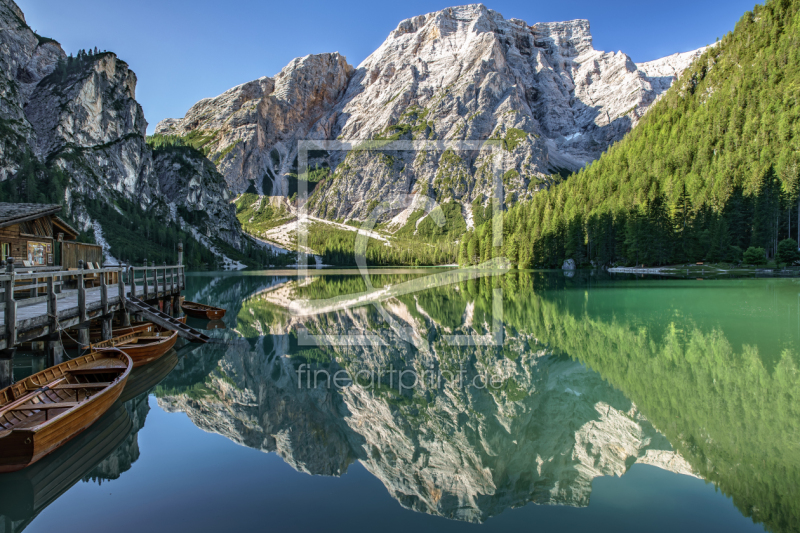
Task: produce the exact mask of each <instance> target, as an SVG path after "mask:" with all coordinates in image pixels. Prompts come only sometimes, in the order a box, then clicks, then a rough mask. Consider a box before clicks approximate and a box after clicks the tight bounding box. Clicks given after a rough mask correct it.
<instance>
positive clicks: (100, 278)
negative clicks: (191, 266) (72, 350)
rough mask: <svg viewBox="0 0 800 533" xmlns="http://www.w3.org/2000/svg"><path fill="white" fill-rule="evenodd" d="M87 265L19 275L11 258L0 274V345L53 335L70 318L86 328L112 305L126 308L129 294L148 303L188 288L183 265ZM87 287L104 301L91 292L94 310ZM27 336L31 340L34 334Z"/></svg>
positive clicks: (21, 272)
mask: <svg viewBox="0 0 800 533" xmlns="http://www.w3.org/2000/svg"><path fill="white" fill-rule="evenodd" d="M181 255H182V254H181ZM181 259H182V258H181V257H180V256H179V262H182V261H181ZM82 263H83V262H82V261H81V262H80V264H79V268H77V269H70V270H63V269H55V270H54V269H52V268H48V269H35V270H34V269H31V270H30V271H27V270H26V271H17V270H16V268H15V266H16V265H15V264H14V259H13V258H9V259H8V261H7V264H6V265H5V269H4V270H5V271H4V272H3V271H2V270H0V312H2V313H3V321H2V325H3V326H4V335H3V336H2V337H0V341H5V342H2V343H0V344H4V345H5V346H0V348H5V347H9V348H10V347H12V346H14V345H15V344H17V343H18V342H21V341H25V340H26V339H25V338H22V339H20V338H19V333H20V332H22V331H27V330H31V329H35V330H40V331H42V332H45V330H46V331H49V332H51V333H52V332H55V331H57V330H58V329H61V327H63V326H64V325H65V324H64V319H67V318H70V319H71V320H69V322H70V323H77V324H81V323H84V322H87V321H88V320H89V319H90V318H95V317H98V316H107V315H109V313H110V312H111V311H112V309H110V306H111V305H112V304H113V306H114V307H115V309H116V308H118V307H119V306H120V305H123V306H124V302H125V299H126V297H127V296H128V294H130V295H131V296H135V297H138V298H140V299H143V300H148V299H154V298H160V297H167V296H170V295H173V294H175V293H179V292H180V291H182V290H183V289H184V288H185V283H186V276H185V270H184V266H183V265H182V264H178V265H167V264H163V265H160V266H155V265H151V266H141V267H134V266H130V265H118V266H111V267H104V268H85V267H84V265H83V264H82ZM21 268H23V269H28V268H29V267H21ZM87 285H90V290H94V289H92V288H93V287H94V288H97V287H99V290H100V298H99V301H97V293H96V292H93V293H92V294H93V295H94V297H93V302H92V304H91V306H89V305H87V299H86V292H87ZM75 295H77V306H75V303H74V300H71V301H70V305H69V308H68V309H67V308H64V309H59V300H63V299H64V298H68V297H73V296H75ZM45 304H46V305H45ZM34 306H39V308H38V309H37V308H35V307H34ZM64 307H66V306H64ZM76 307H77V308H76ZM21 308H22V309H21ZM26 308H27V309H26ZM19 311H22V313H20V312H19ZM20 314H22V315H23V316H20ZM90 314H91V317H90ZM59 322H61V324H59ZM30 333H31V334H32V333H33V332H30ZM24 337H26V338H27V337H30V334H29V335H25V336H24Z"/></svg>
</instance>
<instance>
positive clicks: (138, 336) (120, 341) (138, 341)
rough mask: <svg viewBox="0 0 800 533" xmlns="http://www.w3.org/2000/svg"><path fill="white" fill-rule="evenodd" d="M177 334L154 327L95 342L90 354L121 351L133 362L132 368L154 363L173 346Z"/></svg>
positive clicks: (91, 346)
mask: <svg viewBox="0 0 800 533" xmlns="http://www.w3.org/2000/svg"><path fill="white" fill-rule="evenodd" d="M159 330H160V331H159ZM177 340H178V332H177V331H170V330H167V329H161V328H158V327H154V328H153V329H152V330H151V331H134V332H133V333H128V334H127V335H122V336H120V337H114V338H113V339H109V340H107V341H101V342H96V343H94V344H92V345H90V346H89V348H90V350H91V351H92V352H100V353H114V352H117V353H119V351H120V350H121V351H123V352H125V353H126V354H128V355H129V356H130V357H131V359H132V360H133V367H134V368H136V367H140V366H142V365H146V364H147V363H149V362H151V361H155V360H156V359H158V358H159V357H161V356H162V355H164V354H165V353H167V352H168V351H169V350H170V348H172V347H173V346H175V341H177Z"/></svg>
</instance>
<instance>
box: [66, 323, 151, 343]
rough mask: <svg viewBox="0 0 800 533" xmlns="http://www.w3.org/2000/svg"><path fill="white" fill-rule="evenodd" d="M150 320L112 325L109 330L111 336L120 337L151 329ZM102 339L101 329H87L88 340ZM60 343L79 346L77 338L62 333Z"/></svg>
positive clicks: (96, 340)
mask: <svg viewBox="0 0 800 533" xmlns="http://www.w3.org/2000/svg"><path fill="white" fill-rule="evenodd" d="M154 327H155V326H154V324H153V323H152V322H134V323H132V324H131V325H130V326H114V327H113V328H112V330H111V337H112V338H114V337H121V336H123V335H128V334H129V333H136V332H137V331H152V330H153V328H154ZM102 340H103V332H102V330H101V329H96V328H91V329H90V330H89V341H90V342H100V341H102ZM61 344H62V345H63V346H64V348H80V344H78V341H77V339H75V338H71V337H68V336H67V335H63V336H62V337H61Z"/></svg>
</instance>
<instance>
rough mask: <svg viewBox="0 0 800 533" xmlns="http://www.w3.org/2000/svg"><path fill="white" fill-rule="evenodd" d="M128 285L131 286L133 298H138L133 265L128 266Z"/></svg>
mask: <svg viewBox="0 0 800 533" xmlns="http://www.w3.org/2000/svg"><path fill="white" fill-rule="evenodd" d="M128 283H129V284H130V286H131V297H132V298H136V272H134V270H133V265H129V266H128Z"/></svg>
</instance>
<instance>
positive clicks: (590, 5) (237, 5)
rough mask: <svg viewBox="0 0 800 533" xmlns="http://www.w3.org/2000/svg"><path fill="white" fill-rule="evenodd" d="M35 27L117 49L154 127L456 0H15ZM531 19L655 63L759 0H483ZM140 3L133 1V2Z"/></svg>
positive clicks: (356, 51)
mask: <svg viewBox="0 0 800 533" xmlns="http://www.w3.org/2000/svg"><path fill="white" fill-rule="evenodd" d="M17 3H18V5H19V6H20V8H21V9H22V10H23V11H24V12H25V16H26V19H27V21H28V24H29V25H30V26H31V27H32V28H33V29H34V30H35V31H36V32H37V33H39V34H40V35H44V36H47V37H52V38H54V39H56V40H58V41H59V42H60V43H61V44H62V46H63V47H64V49H65V50H66V51H67V53H70V52H73V53H74V52H76V51H77V50H79V49H81V48H93V47H95V46H96V47H98V48H99V49H101V50H111V51H113V52H116V53H117V55H118V56H119V57H120V58H122V59H124V60H125V61H127V62H128V64H130V66H131V68H132V69H133V70H134V71H135V72H136V74H137V76H138V80H139V83H138V87H137V94H136V96H137V100H139V102H140V103H141V104H142V106H143V107H144V111H145V116H146V117H147V120H148V122H149V124H150V127H149V131H150V132H151V133H152V130H153V127H154V126H155V124H156V123H157V122H158V121H159V120H161V119H163V118H167V117H182V116H183V115H184V114H185V113H186V111H187V110H188V109H189V107H191V105H192V104H194V103H195V102H197V101H198V100H200V99H201V98H206V97H209V96H216V95H217V94H220V93H222V92H224V91H225V90H227V89H229V88H231V87H233V86H235V85H238V84H240V83H244V82H246V81H249V80H252V79H255V78H258V77H260V76H273V75H275V74H277V73H278V72H279V71H280V70H281V68H283V67H284V66H285V65H286V64H287V63H288V62H289V61H291V60H292V59H293V58H295V57H299V56H304V55H306V54H313V53H321V52H335V51H338V52H340V53H342V54H344V55H345V56H346V57H347V60H348V61H349V62H350V63H351V64H352V65H357V64H358V63H360V62H361V61H362V60H363V59H364V58H366V57H367V56H368V55H369V54H370V53H371V52H372V51H373V50H375V49H376V48H377V47H378V46H380V44H381V43H382V42H383V41H384V39H385V38H386V36H387V35H388V34H389V32H390V31H392V30H393V29H394V28H396V27H397V24H398V23H399V22H400V21H401V20H403V19H406V18H409V17H413V16H415V15H420V14H424V13H428V12H431V11H437V10H439V9H443V8H445V7H448V6H452V5H458V2H454V1H453V0H427V1H422V0H402V1H390V2H385V1H380V0H377V1H376V0H372V1H338V2H332V1H320V0H312V1H296V0H295V1H292V0H283V1H280V2H273V1H259V0H225V1H224V2H220V1H219V0H214V1H212V0H191V1H189V0H136V1H135V2H130V1H126V2H123V1H120V0H69V1H65V0H17ZM484 3H485V4H486V5H487V6H488V7H489V8H491V9H494V10H496V11H499V12H500V13H502V14H503V16H504V17H506V18H518V19H522V20H525V21H526V22H528V23H529V24H533V23H535V22H550V21H560V20H570V19H576V18H585V19H588V20H589V21H590V22H591V26H592V35H593V37H594V47H595V48H596V49H598V50H606V51H617V50H622V51H623V52H625V53H626V54H628V55H630V56H631V57H632V58H633V60H634V61H636V62H641V61H648V60H651V59H657V58H659V57H663V56H665V55H669V54H672V53H675V52H685V51H688V50H693V49H695V48H698V47H700V46H703V45H705V44H709V43H711V42H714V40H715V39H716V38H717V37H722V35H723V34H725V32H727V31H730V30H732V29H733V27H734V26H735V24H736V22H737V21H738V20H739V18H740V17H741V16H742V14H743V13H744V12H745V11H747V10H749V9H752V8H753V5H754V4H755V2H754V0H671V1H669V2H649V1H631V0H619V1H615V0H591V1H590V0H556V1H554V0H548V1H531V0H527V1H521V0H497V1H488V2H484ZM133 5H135V8H134V7H133Z"/></svg>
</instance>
